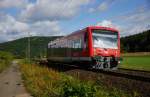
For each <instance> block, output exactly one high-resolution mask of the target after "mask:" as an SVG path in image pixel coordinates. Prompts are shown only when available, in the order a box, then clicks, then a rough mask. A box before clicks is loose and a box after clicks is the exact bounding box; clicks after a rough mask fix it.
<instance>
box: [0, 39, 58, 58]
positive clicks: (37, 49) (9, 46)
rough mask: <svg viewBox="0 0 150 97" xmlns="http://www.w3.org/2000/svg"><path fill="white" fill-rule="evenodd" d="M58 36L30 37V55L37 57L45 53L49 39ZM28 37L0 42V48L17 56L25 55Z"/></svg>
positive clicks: (22, 56)
mask: <svg viewBox="0 0 150 97" xmlns="http://www.w3.org/2000/svg"><path fill="white" fill-rule="evenodd" d="M59 37H60V36H53V37H38V36H35V37H30V41H31V57H39V56H45V55H46V50H47V49H46V48H47V44H48V42H49V41H51V40H54V39H56V38H59ZM27 48H28V38H27V37H25V38H21V39H17V40H14V41H9V42H5V43H0V50H1V51H7V52H11V53H13V54H14V55H16V57H18V58H24V57H26V56H27V51H28V49H27Z"/></svg>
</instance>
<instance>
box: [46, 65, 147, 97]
mask: <svg viewBox="0 0 150 97" xmlns="http://www.w3.org/2000/svg"><path fill="white" fill-rule="evenodd" d="M47 65H48V67H49V68H51V69H54V70H56V71H58V72H63V73H65V74H67V75H71V76H73V77H75V78H77V79H80V80H83V81H92V82H96V83H97V84H100V85H106V86H107V87H110V88H112V87H116V88H118V89H121V90H124V91H126V92H127V93H130V94H134V93H135V92H136V93H139V95H140V96H137V97H150V94H149V91H150V78H149V77H150V76H149V72H146V73H145V72H144V73H143V72H141V71H131V70H123V69H118V70H116V71H102V70H91V69H85V68H84V67H78V66H74V65H67V64H66V65H60V64H47ZM133 97H134V96H133Z"/></svg>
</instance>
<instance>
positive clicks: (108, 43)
mask: <svg viewBox="0 0 150 97" xmlns="http://www.w3.org/2000/svg"><path fill="white" fill-rule="evenodd" d="M92 36H93V47H95V48H97V47H99V48H110V49H117V48H118V33H116V32H112V31H108V30H93V31H92Z"/></svg>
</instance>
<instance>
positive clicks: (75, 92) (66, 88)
mask: <svg viewBox="0 0 150 97" xmlns="http://www.w3.org/2000/svg"><path fill="white" fill-rule="evenodd" d="M62 87H63V88H62V93H61V94H62V96H61V97H96V95H95V94H96V91H97V89H96V87H95V86H93V85H90V84H87V83H86V84H85V83H83V82H79V81H73V80H67V81H66V82H64V84H63V86H62Z"/></svg>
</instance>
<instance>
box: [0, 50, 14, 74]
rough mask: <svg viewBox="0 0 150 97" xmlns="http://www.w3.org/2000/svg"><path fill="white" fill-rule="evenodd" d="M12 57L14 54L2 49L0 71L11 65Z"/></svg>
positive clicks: (0, 52)
mask: <svg viewBox="0 0 150 97" xmlns="http://www.w3.org/2000/svg"><path fill="white" fill-rule="evenodd" d="M12 59H13V55H12V54H10V53H8V52H2V51H0V73H1V72H2V71H3V70H5V69H6V68H7V67H8V66H9V65H10V62H11V61H12Z"/></svg>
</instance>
